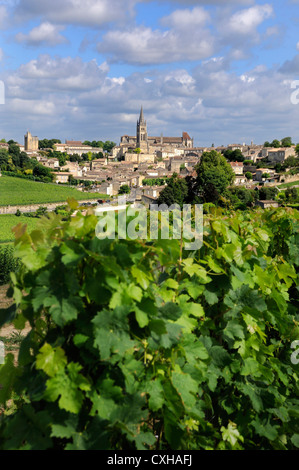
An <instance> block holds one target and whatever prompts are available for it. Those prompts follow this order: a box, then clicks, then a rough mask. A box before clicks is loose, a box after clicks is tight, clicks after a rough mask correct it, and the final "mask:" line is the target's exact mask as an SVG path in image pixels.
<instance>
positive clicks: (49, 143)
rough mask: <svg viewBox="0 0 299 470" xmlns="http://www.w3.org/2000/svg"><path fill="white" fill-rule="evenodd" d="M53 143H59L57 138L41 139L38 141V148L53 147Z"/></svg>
mask: <svg viewBox="0 0 299 470" xmlns="http://www.w3.org/2000/svg"><path fill="white" fill-rule="evenodd" d="M55 144H61V140H59V139H41V140H39V142H38V148H39V149H53V150H54V149H55Z"/></svg>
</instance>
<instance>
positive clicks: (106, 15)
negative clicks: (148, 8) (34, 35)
mask: <svg viewBox="0 0 299 470" xmlns="http://www.w3.org/2000/svg"><path fill="white" fill-rule="evenodd" d="M135 3H136V1H135V0H126V4H125V5H124V2H123V0H84V2H83V1H82V0H51V2H47V1H40V0H20V1H19V3H18V5H17V7H16V9H15V16H16V18H17V19H19V20H23V19H26V18H27V19H30V18H35V17H41V18H42V19H43V21H50V22H52V23H56V24H77V25H82V26H93V27H97V26H102V25H105V24H107V23H109V22H111V21H121V20H122V21H124V20H125V19H126V18H128V17H129V16H131V15H133V7H134V4H135Z"/></svg>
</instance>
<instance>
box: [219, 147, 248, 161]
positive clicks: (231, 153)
mask: <svg viewBox="0 0 299 470" xmlns="http://www.w3.org/2000/svg"><path fill="white" fill-rule="evenodd" d="M223 156H224V157H225V158H226V159H227V160H229V161H230V162H244V160H245V157H244V156H243V154H242V152H241V150H240V149H236V150H231V149H227V150H225V152H224V154H223Z"/></svg>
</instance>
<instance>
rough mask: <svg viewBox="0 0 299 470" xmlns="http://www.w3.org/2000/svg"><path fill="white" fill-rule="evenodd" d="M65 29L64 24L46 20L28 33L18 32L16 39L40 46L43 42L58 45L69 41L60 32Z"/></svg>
mask: <svg viewBox="0 0 299 470" xmlns="http://www.w3.org/2000/svg"><path fill="white" fill-rule="evenodd" d="M64 29H65V28H64V27H63V26H58V25H54V24H51V23H49V22H45V23H41V24H40V25H39V26H36V27H35V28H33V29H32V30H31V31H30V32H29V33H28V34H23V33H18V34H17V35H16V40H17V42H23V43H25V44H26V45H29V46H40V45H42V44H45V45H48V46H57V45H58V44H63V43H65V42H68V41H67V39H66V38H65V37H64V36H62V35H61V34H60V32H61V31H63V30H64Z"/></svg>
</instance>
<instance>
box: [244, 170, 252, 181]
mask: <svg viewBox="0 0 299 470" xmlns="http://www.w3.org/2000/svg"><path fill="white" fill-rule="evenodd" d="M245 176H246V178H247V179H248V180H252V173H251V172H250V171H246V173H245Z"/></svg>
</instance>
